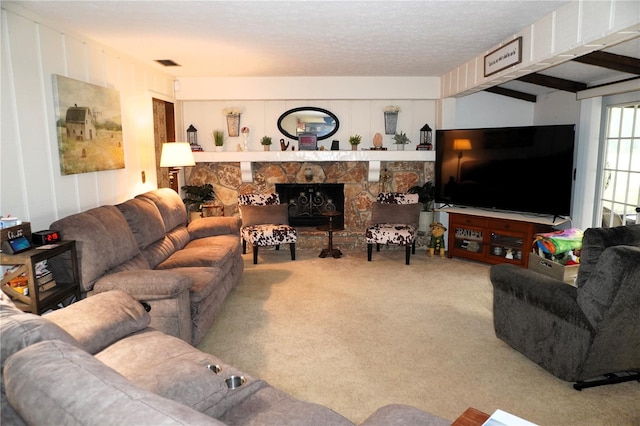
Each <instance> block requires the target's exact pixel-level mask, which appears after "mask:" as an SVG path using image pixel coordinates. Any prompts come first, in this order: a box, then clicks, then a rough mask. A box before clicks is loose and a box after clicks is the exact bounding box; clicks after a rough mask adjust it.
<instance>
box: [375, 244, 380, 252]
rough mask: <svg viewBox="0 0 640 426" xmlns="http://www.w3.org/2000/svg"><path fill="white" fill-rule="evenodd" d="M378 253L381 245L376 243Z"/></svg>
mask: <svg viewBox="0 0 640 426" xmlns="http://www.w3.org/2000/svg"><path fill="white" fill-rule="evenodd" d="M376 251H380V244H377V243H376Z"/></svg>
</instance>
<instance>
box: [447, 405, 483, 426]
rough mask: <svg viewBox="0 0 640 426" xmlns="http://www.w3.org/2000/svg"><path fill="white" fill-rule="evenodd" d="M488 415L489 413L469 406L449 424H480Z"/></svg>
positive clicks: (463, 425)
mask: <svg viewBox="0 0 640 426" xmlns="http://www.w3.org/2000/svg"><path fill="white" fill-rule="evenodd" d="M489 417H490V415H489V414H487V413H485V412H483V411H480V410H477V409H475V408H473V407H469V408H467V409H466V410H465V411H464V413H462V414H460V417H458V418H457V419H455V420H454V421H453V423H451V426H481V425H482V424H484V422H486V421H487V419H488V418H489Z"/></svg>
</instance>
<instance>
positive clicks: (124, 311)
mask: <svg viewBox="0 0 640 426" xmlns="http://www.w3.org/2000/svg"><path fill="white" fill-rule="evenodd" d="M45 318H46V319H48V320H49V321H51V322H53V323H55V324H57V325H58V326H60V328H62V329H64V330H65V331H66V332H67V333H69V334H70V335H71V336H73V337H74V338H75V339H76V340H77V341H78V342H79V343H80V344H81V345H82V347H83V348H84V349H85V350H86V351H87V352H89V353H91V354H95V353H98V352H100V351H101V350H103V349H104V348H106V347H107V346H109V345H111V344H112V343H114V342H116V341H118V340H120V339H122V338H123V337H125V336H128V335H130V334H131V333H135V332H136V331H139V330H143V329H145V328H147V327H148V326H149V323H150V322H151V318H150V317H149V314H148V313H147V312H146V311H145V309H144V308H143V306H142V305H141V304H140V303H139V302H138V301H137V300H135V299H134V298H133V297H131V296H130V295H129V294H127V293H125V292H123V291H119V290H116V291H109V292H106V293H101V294H96V295H95V296H91V297H89V298H87V299H83V300H81V301H79V302H77V303H73V304H71V305H69V306H67V307H66V308H64V309H58V310H55V311H53V312H51V313H49V314H47V315H45Z"/></svg>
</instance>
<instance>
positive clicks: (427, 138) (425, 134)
mask: <svg viewBox="0 0 640 426" xmlns="http://www.w3.org/2000/svg"><path fill="white" fill-rule="evenodd" d="M431 137H432V130H431V127H429V124H425V125H424V126H422V129H420V145H423V146H426V148H427V151H431V150H432V149H433V142H432V139H431Z"/></svg>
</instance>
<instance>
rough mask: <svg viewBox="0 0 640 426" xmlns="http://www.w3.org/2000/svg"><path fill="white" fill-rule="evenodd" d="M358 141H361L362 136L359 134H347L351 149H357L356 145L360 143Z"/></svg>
mask: <svg viewBox="0 0 640 426" xmlns="http://www.w3.org/2000/svg"><path fill="white" fill-rule="evenodd" d="M360 142H362V136H360V135H353V136H349V143H350V144H351V150H352V151H357V150H358V145H360Z"/></svg>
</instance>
